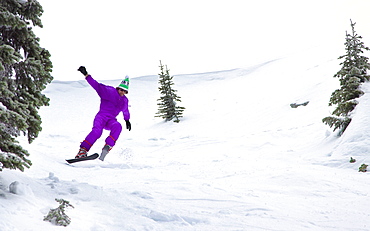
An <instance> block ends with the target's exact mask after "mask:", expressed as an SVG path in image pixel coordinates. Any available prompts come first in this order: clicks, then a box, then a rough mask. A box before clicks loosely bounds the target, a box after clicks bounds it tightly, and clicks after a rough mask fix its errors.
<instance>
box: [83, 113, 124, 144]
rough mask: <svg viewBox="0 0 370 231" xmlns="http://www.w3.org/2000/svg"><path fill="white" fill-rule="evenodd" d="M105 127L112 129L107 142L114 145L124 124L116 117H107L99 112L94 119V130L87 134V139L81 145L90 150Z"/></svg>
mask: <svg viewBox="0 0 370 231" xmlns="http://www.w3.org/2000/svg"><path fill="white" fill-rule="evenodd" d="M103 129H105V130H110V134H109V136H108V137H107V138H106V139H105V143H106V144H108V145H109V146H111V147H113V146H114V145H115V143H116V141H117V139H118V137H119V135H120V134H121V131H122V125H121V124H120V123H119V122H118V121H117V119H116V118H112V117H107V116H104V115H101V114H97V115H96V116H95V119H94V125H93V128H92V131H91V132H90V133H89V134H88V135H87V136H86V138H85V140H84V141H83V142H82V143H81V145H80V147H84V148H86V150H90V148H91V147H92V146H93V145H94V143H95V142H96V140H97V139H99V138H100V137H101V135H102V134H103Z"/></svg>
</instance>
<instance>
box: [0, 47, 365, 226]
mask: <svg viewBox="0 0 370 231" xmlns="http://www.w3.org/2000/svg"><path fill="white" fill-rule="evenodd" d="M314 54H315V50H311V51H306V52H305V53H299V54H294V55H292V56H290V57H285V58H281V59H276V60H272V61H268V62H265V63H262V64H261V65H256V66H253V67H250V68H244V69H234V70H228V71H220V72H211V73H200V74H191V75H180V76H175V78H174V82H175V85H174V88H175V89H176V90H178V95H179V96H180V97H181V99H182V102H181V105H182V106H184V107H185V108H186V109H185V111H184V118H183V119H182V121H181V122H180V123H179V124H175V123H172V122H169V123H164V122H163V121H162V120H161V119H159V118H154V115H155V113H156V110H157V107H156V103H157V101H156V100H157V98H158V97H159V95H158V92H157V76H144V77H138V78H133V79H132V86H131V89H130V94H129V95H128V96H129V99H130V112H131V116H132V119H131V122H132V131H130V132H128V131H126V130H124V131H123V132H122V134H121V137H120V139H119V141H118V144H117V145H116V147H114V149H113V150H112V151H111V153H109V154H108V156H107V158H106V161H104V162H101V161H100V160H93V161H86V162H81V163H76V164H73V165H68V164H66V162H65V161H64V159H67V158H71V157H73V156H74V155H75V154H76V153H77V151H78V146H79V142H81V140H82V139H83V138H84V137H85V136H86V134H87V133H88V132H89V131H90V129H91V124H92V120H93V118H94V116H95V113H96V112H97V110H98V106H99V99H98V97H97V96H96V93H95V92H94V91H93V90H92V89H91V88H90V87H89V86H88V85H87V83H86V82H85V81H84V80H80V81H76V82H73V81H71V82H62V81H54V82H53V83H52V84H50V85H49V86H48V87H47V89H46V90H45V94H46V95H47V96H48V97H50V98H51V102H50V106H49V107H45V108H42V109H41V110H40V114H41V116H42V118H43V131H42V132H41V134H40V136H39V138H38V139H36V140H35V141H34V143H32V144H26V143H25V142H24V141H22V144H24V146H25V148H26V149H28V150H29V152H30V153H31V156H30V159H31V160H32V162H33V166H32V167H31V168H30V169H27V170H26V171H25V173H21V172H19V171H10V170H4V171H3V172H2V173H1V174H0V217H1V218H6V219H0V230H1V231H10V230H11V231H14V230H19V231H21V230H22V231H23V230H90V231H102V230H276V231H277V230H336V231H337V230H369V229H370V219H369V215H370V213H369V212H368V208H369V206H370V201H369V200H368V192H369V186H368V184H366V182H367V181H368V180H369V177H368V174H367V173H358V172H357V170H358V167H359V166H360V165H361V164H362V163H369V161H370V159H369V157H368V153H369V150H368V149H369V140H370V138H369V137H368V136H369V135H368V128H369V124H370V123H368V120H369V117H368V115H369V110H370V99H369V97H370V96H369V94H367V93H369V91H370V85H369V84H368V83H365V84H364V85H363V90H364V91H365V92H366V94H365V95H364V96H363V97H361V98H360V99H359V102H360V103H359V105H358V106H357V108H356V111H355V113H354V117H353V122H352V123H351V125H350V126H349V127H348V129H347V131H346V133H345V134H344V135H343V136H342V137H340V138H339V137H337V136H336V134H334V133H332V132H331V131H330V129H329V128H328V127H327V126H325V125H324V124H323V123H322V122H321V119H322V118H323V117H325V116H328V115H329V113H330V109H329V108H328V106H327V104H328V101H329V97H330V94H331V92H332V91H334V90H335V89H336V88H337V86H338V83H337V82H338V80H337V79H334V78H332V76H333V74H334V73H335V72H336V71H337V70H338V69H339V63H338V60H335V59H334V60H333V59H330V58H328V57H326V56H321V57H316V56H314ZM312 57H315V58H314V59H313V58H312ZM94 77H95V78H96V79H99V76H94ZM118 82H119V80H112V81H104V83H106V84H109V85H113V86H114V85H116V84H117V83H118ZM305 101H310V102H309V104H308V105H307V106H305V107H304V106H301V107H298V108H296V109H292V108H291V107H290V106H289V104H290V103H302V102H305ZM119 117H121V115H119ZM119 121H121V122H123V119H122V118H119ZM107 134H108V133H107V132H104V133H103V136H102V138H101V139H100V140H99V141H98V142H97V143H96V144H95V146H94V147H93V149H92V151H91V152H92V153H94V152H100V149H101V147H102V146H103V145H104V143H103V142H104V139H105V136H106V135H107ZM350 157H353V158H355V159H357V160H358V161H357V162H356V163H354V164H350V163H349V159H350ZM15 181H17V182H18V183H17V187H16V193H11V192H10V188H9V185H10V184H11V183H13V182H15ZM55 198H63V199H66V200H68V201H70V203H71V204H72V205H73V206H74V207H75V208H74V209H72V208H67V210H66V213H67V215H68V216H70V217H71V219H72V223H71V224H70V225H69V226H68V227H66V228H64V227H57V226H53V225H52V224H50V223H49V222H44V221H43V217H44V216H46V214H47V213H48V211H49V210H50V209H51V208H56V207H57V206H58V204H57V203H56V202H55V201H54V199H55Z"/></svg>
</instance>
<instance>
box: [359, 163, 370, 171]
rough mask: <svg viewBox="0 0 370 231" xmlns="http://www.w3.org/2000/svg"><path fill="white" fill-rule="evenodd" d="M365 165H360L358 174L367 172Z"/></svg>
mask: <svg viewBox="0 0 370 231" xmlns="http://www.w3.org/2000/svg"><path fill="white" fill-rule="evenodd" d="M367 166H369V165H367V164H362V165H361V166H360V167H359V168H358V171H359V172H367Z"/></svg>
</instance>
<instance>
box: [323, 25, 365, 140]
mask: <svg viewBox="0 0 370 231" xmlns="http://www.w3.org/2000/svg"><path fill="white" fill-rule="evenodd" d="M355 25H356V23H353V22H352V20H351V28H352V32H351V33H350V34H349V33H347V32H346V42H345V49H346V54H345V55H343V56H340V57H339V59H344V61H343V62H342V63H340V65H342V68H341V69H340V70H339V71H338V72H337V73H336V74H335V75H334V77H337V78H339V81H340V89H337V90H335V91H334V92H333V93H332V95H331V98H330V101H329V106H333V105H337V106H336V109H335V110H334V111H333V112H332V115H333V116H328V117H325V118H324V119H323V122H324V123H325V124H327V125H329V126H330V127H334V131H335V130H337V129H339V134H343V132H344V131H345V130H346V128H347V127H348V125H349V124H350V122H351V111H353V110H354V109H355V107H356V105H357V104H358V102H357V100H356V98H358V97H360V96H361V95H363V94H364V92H363V91H362V90H361V89H360V86H361V84H362V83H364V82H365V81H367V80H369V77H370V76H369V75H368V74H367V71H368V70H369V69H370V64H369V63H368V60H369V58H368V57H366V56H363V55H362V54H363V53H364V50H369V48H368V47H366V46H365V45H364V43H363V42H362V41H361V39H362V37H361V36H359V35H358V34H357V33H356V31H355Z"/></svg>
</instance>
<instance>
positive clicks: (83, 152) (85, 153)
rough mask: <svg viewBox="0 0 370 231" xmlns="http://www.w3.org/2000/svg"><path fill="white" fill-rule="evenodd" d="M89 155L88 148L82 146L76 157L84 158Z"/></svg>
mask: <svg viewBox="0 0 370 231" xmlns="http://www.w3.org/2000/svg"><path fill="white" fill-rule="evenodd" d="M86 156H87V150H86V148H83V147H82V148H80V150H79V151H78V153H77V155H76V157H75V158H76V159H79V158H82V157H86Z"/></svg>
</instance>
